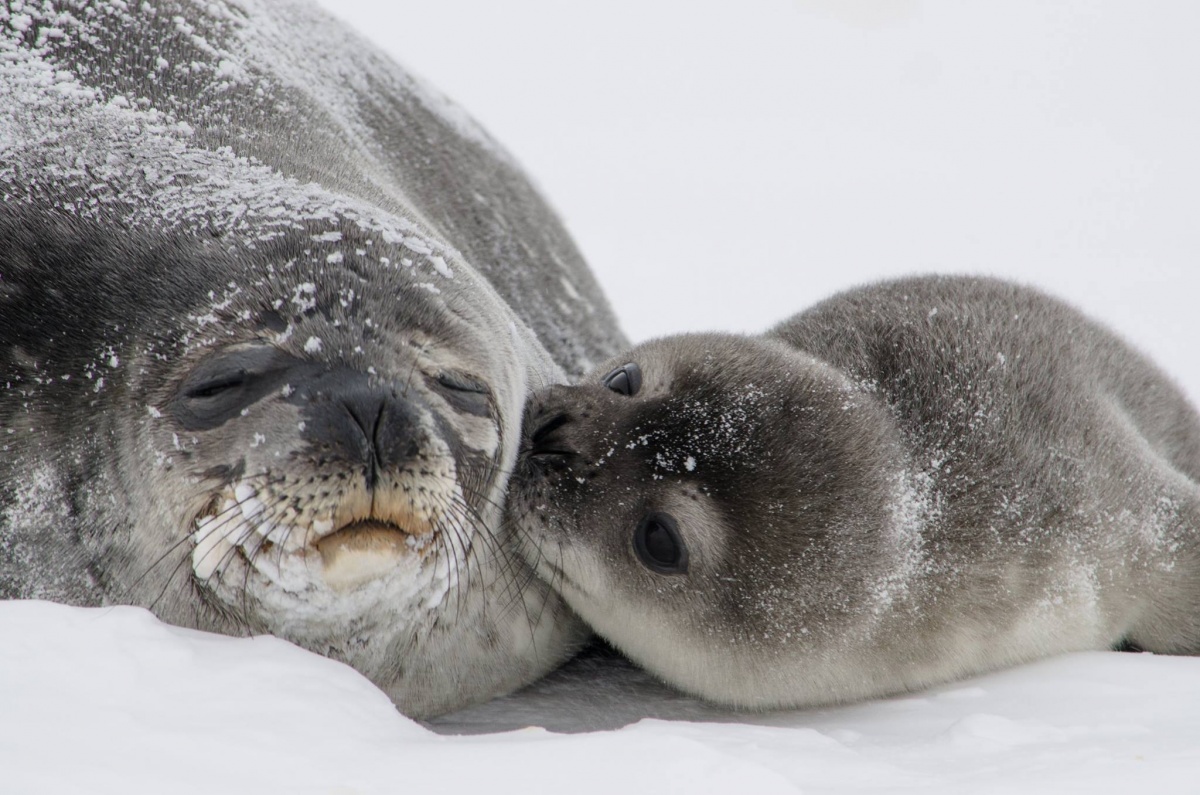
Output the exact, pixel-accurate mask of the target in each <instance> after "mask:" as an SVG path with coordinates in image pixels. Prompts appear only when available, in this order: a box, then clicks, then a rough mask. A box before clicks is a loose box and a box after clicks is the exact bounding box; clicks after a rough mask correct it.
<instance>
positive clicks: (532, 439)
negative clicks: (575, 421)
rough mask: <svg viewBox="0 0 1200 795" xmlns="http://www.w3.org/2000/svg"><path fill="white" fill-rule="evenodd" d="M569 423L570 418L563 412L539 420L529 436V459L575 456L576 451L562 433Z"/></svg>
mask: <svg viewBox="0 0 1200 795" xmlns="http://www.w3.org/2000/svg"><path fill="white" fill-rule="evenodd" d="M570 423H571V417H570V415H569V414H567V413H566V412H565V411H558V412H553V413H551V414H550V415H548V416H545V417H541V418H539V419H538V420H537V422H536V425H535V427H534V429H533V433H531V434H530V436H529V457H530V458H533V459H550V458H561V457H569V456H573V455H575V454H576V451H575V450H574V448H573V447H572V445H571V443H570V441H569V440H568V439H567V437H566V434H565V433H563V429H564V428H565V427H566V426H567V425H569V424H570Z"/></svg>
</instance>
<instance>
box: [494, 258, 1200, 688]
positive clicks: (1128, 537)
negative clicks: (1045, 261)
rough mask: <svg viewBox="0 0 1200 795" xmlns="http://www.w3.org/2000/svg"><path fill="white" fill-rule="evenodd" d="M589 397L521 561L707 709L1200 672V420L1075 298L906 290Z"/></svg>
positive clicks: (586, 391)
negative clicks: (1103, 664)
mask: <svg viewBox="0 0 1200 795" xmlns="http://www.w3.org/2000/svg"><path fill="white" fill-rule="evenodd" d="M584 381H585V382H584V383H583V384H581V385H578V386H552V387H550V388H549V389H547V390H545V391H543V392H540V393H538V394H536V395H535V397H534V398H533V399H532V400H531V402H530V406H529V409H528V412H527V414H528V422H527V432H526V438H525V442H524V449H523V455H522V461H521V463H520V468H519V472H520V474H519V476H518V479H517V481H516V485H515V486H514V488H513V493H512V495H511V497H510V499H511V501H512V502H511V507H512V511H513V514H514V517H515V521H517V522H518V523H519V529H520V537H521V542H522V545H523V552H524V554H525V556H526V558H527V559H528V560H529V562H530V563H531V564H532V565H534V566H535V567H536V568H537V570H538V572H539V574H540V575H541V576H542V577H543V578H544V579H545V580H546V581H547V582H549V583H551V584H552V585H553V586H554V587H555V588H556V589H558V590H559V591H560V592H561V593H562V594H563V596H564V597H565V598H566V600H567V602H568V604H570V605H571V607H573V608H574V609H575V610H576V611H577V612H578V613H579V614H580V615H581V616H583V618H584V619H585V620H586V621H587V622H588V623H589V624H591V626H592V627H593V628H594V629H595V630H596V631H597V632H598V633H599V634H601V635H602V636H604V637H605V638H607V639H609V640H610V641H611V642H612V643H613V644H615V645H616V646H617V647H619V648H620V649H621V650H622V651H623V652H625V653H626V654H628V655H629V657H630V658H632V659H633V660H634V661H635V662H637V663H640V664H641V665H643V666H645V667H646V668H647V669H649V670H650V671H651V672H653V673H655V674H657V675H658V676H660V677H662V678H663V679H664V680H665V681H667V682H669V683H671V684H674V685H675V686H677V687H679V688H681V689H683V690H685V691H688V692H690V693H693V694H695V695H698V696H700V697H703V698H705V699H709V700H711V701H715V702H720V703H722V704H725V705H731V706H736V707H743V708H756V709H768V708H782V707H797V706H807V705H816V704H827V703H833V702H847V701H853V700H858V699H864V698H869V697H873V696H882V695H887V694H892V693H899V692H903V691H911V690H917V689H920V688H924V687H926V686H929V685H934V684H937V683H941V682H947V681H950V680H954V679H958V678H961V677H965V676H969V675H971V674H975V673H979V672H983V671H987V670H990V669H995V668H1000V667H1002V666H1008V665H1013V664H1016V663H1020V662H1023V661H1027V660H1033V659H1036V658H1039V657H1044V656H1047V655H1051V654H1057V653H1061V652H1069V651H1075V650H1084V649H1107V648H1112V647H1114V646H1117V645H1119V644H1123V643H1127V644H1130V645H1132V646H1134V647H1137V648H1141V649H1145V650H1150V651H1154V652H1162V653H1171V654H1187V653H1195V652H1197V651H1198V650H1200V488H1198V486H1197V483H1198V481H1200V421H1198V419H1197V415H1196V412H1195V411H1194V410H1193V409H1192V407H1191V406H1190V405H1189V404H1188V402H1187V400H1186V399H1185V398H1184V396H1183V395H1182V394H1181V393H1180V391H1179V390H1178V389H1177V388H1176V387H1175V386H1174V385H1173V384H1172V383H1171V382H1170V381H1169V380H1168V379H1167V378H1166V377H1165V376H1164V375H1163V374H1162V373H1161V372H1160V371H1159V370H1158V369H1157V368H1156V367H1155V366H1154V365H1153V364H1152V363H1151V362H1149V361H1148V360H1147V359H1146V358H1145V357H1143V356H1142V355H1140V354H1139V353H1138V352H1136V351H1135V350H1133V349H1132V348H1131V347H1130V346H1128V345H1126V344H1125V343H1123V342H1122V341H1121V340H1119V339H1118V338H1117V337H1116V336H1114V335H1113V334H1112V333H1110V332H1109V331H1108V330H1106V329H1105V328H1103V327H1101V326H1100V325H1099V324H1097V323H1095V322H1093V321H1091V320H1089V319H1088V318H1086V317H1084V316H1083V315H1082V314H1080V313H1079V312H1077V311H1076V310H1074V309H1072V308H1071V307H1069V306H1067V305H1066V304H1064V303H1061V302H1059V301H1057V300H1055V299H1053V298H1050V297H1047V296H1045V295H1043V294H1041V293H1039V292H1036V291H1034V290H1031V289H1027V288H1023V287H1019V286H1016V285H1013V284H1008V283H1004V282H1000V281H991V280H987V279H976V278H941V277H935V278H915V279H908V280H903V281H896V282H891V283H886V284H880V285H876V286H870V287H864V288H861V289H856V290H851V291H849V292H846V293H843V294H841V295H838V296H836V297H833V298H831V299H829V300H826V301H824V302H823V303H820V304H818V305H817V306H815V307H814V308H812V309H810V310H808V311H806V312H803V313H801V314H799V315H796V316H795V317H793V318H791V319H789V320H787V321H785V322H784V323H782V324H781V325H779V326H777V327H775V328H774V329H772V330H770V331H769V332H767V333H766V334H763V335H762V336H758V337H747V336H732V335H717V334H691V335H685V336H680V337H674V338H667V339H661V340H657V341H652V342H649V343H646V344H644V345H641V346H639V347H636V348H634V349H633V350H632V351H630V352H629V353H626V354H622V355H621V356H619V357H617V358H614V359H612V360H610V361H609V362H608V363H606V364H604V365H602V366H601V367H600V368H599V369H598V370H597V371H596V372H595V373H593V374H592V375H590V376H588V377H587V378H585V379H584Z"/></svg>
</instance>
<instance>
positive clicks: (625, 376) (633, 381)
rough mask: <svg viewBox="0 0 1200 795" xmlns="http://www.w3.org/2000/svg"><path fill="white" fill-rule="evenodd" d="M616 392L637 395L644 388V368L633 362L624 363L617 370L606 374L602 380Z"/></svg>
mask: <svg viewBox="0 0 1200 795" xmlns="http://www.w3.org/2000/svg"><path fill="white" fill-rule="evenodd" d="M601 383H603V384H604V386H606V387H608V388H609V389H611V390H612V391H614V392H620V393H621V394H622V395H636V394H637V393H638V390H639V389H641V388H642V368H640V367H638V366H637V365H636V364H634V363H633V362H630V363H629V364H623V365H621V366H620V367H618V368H617V369H616V370H613V371H612V372H611V373H609V374H608V375H606V376H604V380H603V381H602V382H601Z"/></svg>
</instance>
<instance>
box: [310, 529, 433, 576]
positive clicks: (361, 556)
mask: <svg viewBox="0 0 1200 795" xmlns="http://www.w3.org/2000/svg"><path fill="white" fill-rule="evenodd" d="M431 535H432V533H426V534H425V535H424V536H414V535H412V534H410V533H409V532H408V531H407V530H406V529H404V528H402V527H400V526H399V525H396V524H392V523H391V522H380V521H375V520H367V521H359V522H353V523H351V524H349V525H346V526H345V527H343V528H341V529H340V530H337V531H336V532H333V533H330V534H329V535H327V536H324V537H322V538H319V539H317V541H316V544H315V546H316V548H317V551H318V552H320V553H321V562H322V564H323V575H324V580H325V583H326V584H327V585H329V587H331V588H334V589H336V590H346V589H349V588H354V587H356V586H358V585H361V584H362V583H364V582H367V581H368V580H373V579H375V578H376V577H380V576H382V575H383V574H385V573H387V572H388V571H390V570H391V569H393V568H394V567H395V564H396V563H397V562H398V561H399V560H401V559H402V558H403V557H404V556H406V555H411V554H413V553H414V552H415V551H417V550H418V549H419V547H420V546H422V545H420V541H421V540H428V538H429V536H431Z"/></svg>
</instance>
